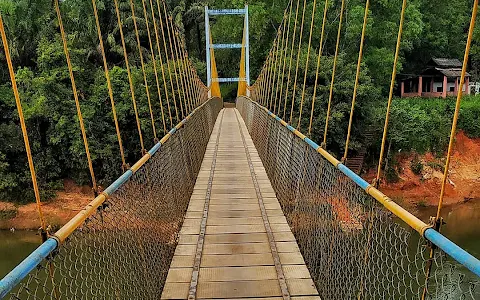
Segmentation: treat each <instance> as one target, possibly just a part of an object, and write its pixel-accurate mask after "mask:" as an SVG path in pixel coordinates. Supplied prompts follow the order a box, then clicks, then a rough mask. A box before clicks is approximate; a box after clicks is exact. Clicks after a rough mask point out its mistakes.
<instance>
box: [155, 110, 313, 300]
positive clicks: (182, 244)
mask: <svg viewBox="0 0 480 300" xmlns="http://www.w3.org/2000/svg"><path fill="white" fill-rule="evenodd" d="M317 295H318V293H317V290H316V289H315V286H314V284H313V281H312V279H311V278H310V274H309V272H308V269H307V268H306V266H305V263H304V260H303V257H302V255H301V254H300V251H299V249H298V245H297V243H296V241H295V238H294V236H293V234H292V232H291V231H290V228H289V226H288V224H287V222H286V219H285V217H284V215H283V212H282V210H281V207H280V204H279V203H278V200H277V198H276V197H275V192H274V191H273V189H272V187H271V185H270V181H269V179H268V177H267V174H266V172H265V169H264V167H263V165H262V162H261V160H260V158H259V156H258V154H257V151H256V149H255V147H254V145H253V142H252V140H251V138H250V135H249V134H248V131H247V129H246V127H245V124H244V122H243V120H242V118H241V116H240V114H239V113H238V111H237V110H236V109H234V108H225V109H223V110H222V111H221V112H220V114H219V116H218V118H217V122H216V124H215V128H214V129H213V133H212V136H211V138H210V141H209V144H208V147H207V151H206V154H205V157H204V160H203V163H202V167H201V170H200V174H199V175H198V178H197V182H196V185H195V189H194V191H193V194H192V197H191V200H190V205H189V207H188V211H187V215H186V219H185V222H184V224H183V227H182V230H181V232H180V239H179V244H178V246H177V248H176V251H175V255H174V257H173V260H172V263H171V266H170V271H169V273H168V277H167V281H166V284H165V288H164V291H163V294H162V299H196V298H198V299H212V298H217V299H219V298H220V299H228V298H263V299H267V298H268V299H282V298H283V299H289V298H290V297H291V298H292V299H308V300H313V299H319V297H318V296H317Z"/></svg>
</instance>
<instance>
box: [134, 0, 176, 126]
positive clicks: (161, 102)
mask: <svg viewBox="0 0 480 300" xmlns="http://www.w3.org/2000/svg"><path fill="white" fill-rule="evenodd" d="M142 7H143V17H144V18H145V27H146V28H147V35H148V45H149V47H150V55H151V56H152V61H153V73H154V74H155V83H156V84H157V93H158V100H159V101H160V112H161V114H162V124H163V134H166V133H167V125H166V123H165V114H164V111H163V101H162V94H161V91H160V82H159V80H158V72H157V60H156V58H155V52H154V51H153V44H152V37H151V35H150V25H149V23H148V14H147V7H146V5H145V0H142ZM162 68H163V66H162ZM165 92H167V93H168V91H167V90H166V89H165ZM167 99H168V98H167ZM167 101H168V100H167ZM170 122H172V120H171V118H170ZM170 126H173V124H170Z"/></svg>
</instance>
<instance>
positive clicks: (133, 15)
mask: <svg viewBox="0 0 480 300" xmlns="http://www.w3.org/2000/svg"><path fill="white" fill-rule="evenodd" d="M130 10H131V11H132V19H133V27H134V29H135V37H136V40H137V47H138V55H139V56H140V64H141V66H142V73H143V82H144V84H145V93H146V94H147V101H148V110H149V112H150V121H151V123H152V130H153V142H154V144H156V143H157V141H158V138H157V129H156V128H155V118H154V116H153V110H152V101H151V100H150V90H149V89H148V80H147V74H146V73H145V63H144V62H143V54H142V45H141V44H140V36H139V34H138V27H137V18H136V17H135V6H134V5H133V1H132V0H130Z"/></svg>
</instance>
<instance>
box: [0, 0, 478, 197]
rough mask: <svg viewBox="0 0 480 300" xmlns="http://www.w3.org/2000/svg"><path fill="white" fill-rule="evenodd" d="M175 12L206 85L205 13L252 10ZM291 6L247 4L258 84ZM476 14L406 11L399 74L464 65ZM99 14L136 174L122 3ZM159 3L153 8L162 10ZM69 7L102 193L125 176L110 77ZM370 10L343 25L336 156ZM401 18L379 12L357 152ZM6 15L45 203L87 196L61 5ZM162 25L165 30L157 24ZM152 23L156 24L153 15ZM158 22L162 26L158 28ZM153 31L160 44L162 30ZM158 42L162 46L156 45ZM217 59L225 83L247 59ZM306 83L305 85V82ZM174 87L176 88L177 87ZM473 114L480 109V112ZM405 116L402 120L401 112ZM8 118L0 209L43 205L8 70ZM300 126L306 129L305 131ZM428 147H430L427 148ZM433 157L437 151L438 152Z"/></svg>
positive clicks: (180, 7) (127, 25)
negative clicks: (431, 63)
mask: <svg viewBox="0 0 480 300" xmlns="http://www.w3.org/2000/svg"><path fill="white" fill-rule="evenodd" d="M134 2H135V7H136V10H137V11H136V17H137V23H138V26H139V34H140V40H141V47H142V49H140V50H141V51H142V53H143V55H144V57H145V58H146V70H147V75H148V81H149V83H150V85H151V90H153V89H154V88H153V87H154V85H155V77H154V73H153V63H152V60H151V57H150V54H149V53H150V48H149V40H148V36H147V30H146V27H145V26H146V20H145V19H144V14H143V10H142V2H141V1H140V0H135V1H134ZM166 2H167V6H168V7H169V9H170V12H171V15H172V17H173V20H174V22H175V25H176V26H177V27H178V28H179V30H180V35H181V36H182V39H183V40H184V41H185V45H186V48H187V49H188V52H189V57H190V58H191V59H192V61H193V63H194V65H195V66H196V69H197V70H198V73H199V75H200V76H201V77H202V78H203V79H205V76H206V71H205V35H204V6H205V5H208V6H209V7H211V8H242V7H243V6H244V4H245V3H244V1H239V0H229V1H225V0H222V1H219V0H203V1H191V0H167V1H166ZM289 2H290V1H287V0H259V1H255V2H254V3H249V12H250V16H249V20H250V58H251V61H250V65H251V76H252V82H253V81H254V80H253V79H254V78H255V77H256V76H258V74H259V72H260V70H261V68H262V66H263V63H264V60H265V57H266V56H267V54H268V52H269V49H270V47H271V46H272V42H273V40H274V38H275V35H276V33H277V30H278V28H279V26H280V24H281V22H282V18H283V15H284V10H285V8H286V7H287V5H288V4H289ZM291 2H292V5H296V4H297V1H295V0H292V1H291ZM472 2H473V1H471V0H457V1H449V0H437V1H433V2H432V1H428V0H411V1H408V7H407V11H406V19H405V28H404V34H403V38H402V46H401V53H400V64H399V66H398V72H399V73H404V74H411V73H415V72H418V71H420V70H421V69H422V68H423V66H424V64H425V63H426V62H427V61H428V60H429V59H430V58H431V57H450V58H459V59H461V58H462V56H463V51H464V45H465V40H466V34H467V30H468V25H469V24H468V22H469V19H470V10H471V4H472ZM96 3H97V7H98V10H99V15H100V24H101V29H102V33H103V41H104V43H105V48H106V49H105V50H106V56H107V60H108V64H109V68H110V72H111V73H110V75H111V78H112V84H113V91H114V98H115V101H116V105H117V113H118V117H119V123H120V127H121V130H122V138H123V141H124V145H125V150H126V156H127V160H128V161H129V162H135V161H136V160H137V159H138V158H139V157H140V146H139V142H138V136H137V134H136V125H135V117H134V114H133V109H132V101H131V98H130V90H129V84H128V80H127V71H126V68H125V63H124V58H123V50H122V47H121V42H120V34H119V26H118V23H117V19H116V15H115V8H114V6H113V1H106V0H97V2H96ZM119 3H120V10H121V16H122V21H123V26H124V27H123V28H124V32H125V39H126V46H127V52H128V56H129V61H130V65H131V67H132V74H133V80H134V83H135V86H136V91H135V93H136V97H137V102H138V103H139V110H140V116H141V119H142V124H141V125H142V130H143V132H144V135H145V141H147V142H146V147H151V146H152V145H153V132H152V128H151V126H150V124H149V111H148V107H147V98H146V94H145V89H144V83H143V75H142V70H141V68H140V59H139V54H138V53H139V52H138V49H137V43H136V37H135V33H134V31H133V20H132V16H131V12H130V6H129V2H128V1H125V0H120V1H119ZM146 3H147V7H148V5H149V1H148V0H147V1H146ZM153 3H154V6H155V0H154V1H153ZM299 3H300V5H303V4H302V3H303V1H299ZM60 4H61V12H62V16H63V19H64V20H63V23H64V25H65V30H66V32H67V37H68V46H69V50H70V55H71V58H72V62H73V65H74V73H75V77H76V81H77V86H78V90H79V96H80V101H81V108H82V112H83V116H84V119H85V124H86V127H87V136H88V138H89V142H90V149H91V152H92V158H93V160H94V169H95V172H96V173H97V176H98V178H99V179H100V183H101V184H102V185H107V184H109V183H110V182H111V181H112V180H113V179H114V178H116V177H117V176H118V175H119V174H120V173H121V168H120V167H121V161H120V158H119V155H118V153H119V149H118V145H117V142H116V134H115V127H114V123H113V121H112V120H113V119H112V118H113V117H112V112H111V108H110V102H109V101H110V100H109V97H108V90H107V84H106V81H105V76H104V73H103V65H102V57H101V53H100V51H99V41H98V37H97V32H96V26H95V19H94V17H93V9H92V3H91V1H88V0H64V1H61V3H60ZM323 5H324V2H323V1H317V12H316V15H315V18H314V27H313V28H314V29H313V30H314V32H313V38H312V51H311V52H310V56H311V57H310V59H309V61H310V64H309V66H308V70H307V86H306V105H309V103H311V101H312V99H311V98H312V95H313V84H314V82H315V62H316V61H317V49H318V47H319V42H320V30H321V23H322V15H323V11H322V10H323ZM312 6H313V1H308V2H307V7H306V9H305V11H306V13H305V20H306V21H305V25H304V27H305V29H304V30H305V31H308V29H309V26H310V19H311V12H312ZM364 6H365V2H364V1H360V0H348V1H346V10H345V16H344V17H345V19H344V21H345V24H344V27H343V30H342V38H341V43H340V56H339V63H338V69H337V70H338V71H337V72H338V74H337V78H336V81H335V87H334V101H333V109H332V115H331V123H330V124H331V125H330V128H331V132H330V134H329V140H328V143H329V148H330V149H331V150H332V151H333V152H340V151H341V149H342V145H343V143H344V138H345V133H346V130H347V122H348V114H349V111H350V101H351V97H352V92H353V81H354V78H355V69H356V60H357V56H358V47H359V37H360V33H361V29H362V22H363V14H364ZM400 9H401V0H376V1H372V2H371V6H370V14H369V19H368V27H367V34H366V42H365V51H364V58H363V63H362V69H361V77H360V87H359V90H358V97H357V107H356V112H355V123H354V124H355V126H354V131H353V140H352V144H351V145H352V148H353V149H354V150H355V149H359V148H360V147H368V146H371V145H365V144H364V141H363V138H362V133H364V132H365V131H366V130H367V129H368V128H371V127H372V126H375V125H378V124H379V123H381V122H383V120H382V118H383V114H384V111H385V106H386V95H387V93H388V86H389V82H390V76H391V72H392V65H393V58H394V48H395V41H396V36H397V31H398V23H399V14H400ZM339 12H340V1H330V4H329V7H328V20H327V26H326V39H325V45H324V51H323V57H322V66H321V69H320V74H319V81H318V82H319V85H318V90H317V99H315V101H316V103H318V104H316V109H315V116H316V117H315V122H314V124H313V132H314V134H313V137H314V139H315V140H320V136H321V134H322V130H323V126H324V119H323V118H324V117H323V116H325V110H326V102H327V100H328V87H329V84H330V80H331V72H332V71H331V70H332V63H333V54H334V52H335V42H336V31H337V26H338V20H339ZM0 13H1V14H2V16H4V21H5V23H6V24H5V26H6V28H7V35H8V38H9V43H10V49H11V52H12V58H13V64H14V66H15V70H16V77H17V80H18V84H19V88H20V95H21V99H22V103H23V108H24V112H25V118H26V122H27V128H28V131H29V137H30V139H31V144H32V151H33V154H34V160H35V167H36V169H37V173H38V178H39V182H40V184H41V187H42V188H41V190H42V191H43V192H44V195H42V196H43V197H44V198H48V197H50V196H52V195H53V194H54V191H55V189H58V188H60V187H61V184H62V180H63V179H65V178H72V179H74V180H76V181H77V182H78V183H79V184H86V183H88V181H89V179H88V178H89V176H88V170H87V167H86V158H85V154H84V148H83V143H82V137H81V135H80V129H79V125H78V119H77V115H76V110H75V104H74V101H73V94H72V90H71V85H70V80H69V75H68V69H67V65H66V61H65V56H64V53H63V48H62V47H63V46H62V42H61V39H60V32H59V27H58V21H57V18H56V14H55V11H54V8H53V1H52V0H1V1H0ZM156 17H157V18H158V15H157V16H156ZM148 18H151V15H149V16H148ZM148 21H149V24H150V26H152V25H151V22H152V20H148ZM210 22H211V28H212V36H213V40H214V42H216V43H223V42H235V43H240V42H241V39H242V30H243V19H242V18H241V17H239V16H217V17H212V19H211V21H210ZM151 31H152V32H153V30H151ZM152 32H151V34H152V35H153V33H152ZM306 36H307V35H306V33H305V32H304V37H303V42H302V46H301V51H300V53H301V55H300V56H299V57H296V55H294V58H293V59H294V65H295V62H296V60H300V62H301V63H299V66H300V68H299V74H303V73H304V70H305V61H306V55H307V40H308V38H307V37H306ZM475 37H476V39H475V42H474V44H473V45H472V53H471V57H470V58H471V63H470V67H471V68H470V69H471V70H470V72H471V73H472V74H473V76H474V79H476V78H477V77H478V75H477V74H478V65H479V62H480V50H479V49H480V44H479V42H478V41H479V40H480V39H479V38H480V31H479V30H476V31H475ZM152 40H154V38H153V36H152ZM162 51H163V49H162ZM163 55H165V54H163ZM215 56H216V60H217V67H218V69H219V73H220V75H221V76H225V77H237V75H238V70H239V66H238V65H239V58H240V50H220V49H219V50H216V52H215ZM0 61H1V62H2V63H3V64H4V66H6V65H5V56H4V53H3V51H2V52H0ZM164 64H166V62H164ZM300 77H302V80H303V75H302V76H300ZM300 77H299V78H300ZM300 81H301V80H300V79H299V82H300ZM167 84H169V81H168V78H167ZM162 85H163V82H162ZM300 90H301V89H300ZM300 92H301V91H299V90H298V89H297V95H294V97H293V99H294V101H295V107H296V108H297V109H298V105H299V103H298V102H299V101H300V100H299V99H300V94H299V93H300ZM162 93H163V89H162ZM235 94H236V85H226V86H225V87H223V95H224V96H225V98H233V97H234V95H235ZM151 96H152V103H156V105H155V106H154V114H155V116H157V118H156V119H157V123H158V124H157V129H159V132H158V135H159V136H162V135H163V133H164V132H163V129H162V126H161V121H160V119H159V116H160V106H159V105H158V103H159V99H158V95H157V94H156V93H153V92H152V93H151ZM402 103H403V102H402ZM475 103H478V101H477V102H475ZM164 105H165V104H164ZM407 106H408V105H407ZM400 108H401V109H403V108H402V107H401V105H400ZM400 108H399V109H400ZM165 109H167V107H165ZM401 109H400V110H401ZM0 110H1V115H0V140H1V141H2V143H0V199H5V200H13V201H17V202H28V201H31V200H32V199H33V191H31V188H30V186H31V182H30V175H29V173H28V168H27V160H26V157H25V153H24V152H25V151H24V145H23V140H22V136H21V130H20V126H19V121H18V115H17V112H16V109H15V101H14V98H13V93H12V91H11V84H10V81H9V76H8V70H7V68H6V67H4V68H1V69H0ZM297 111H298V110H297ZM443 111H444V113H447V112H448V113H450V110H449V109H447V108H445V109H444V110H443ZM403 113H405V114H407V115H406V116H404V117H405V119H408V118H409V116H411V115H409V114H410V113H411V112H409V111H405V112H403ZM422 114H424V113H423V112H419V113H418V114H416V116H417V115H422ZM395 118H397V119H398V121H397V123H395V124H396V125H395V124H394V125H392V134H393V136H392V139H396V140H397V141H398V143H400V144H401V143H404V141H405V136H404V135H405V134H416V133H412V132H411V131H409V130H408V128H403V127H402V128H400V127H401V125H402V122H406V121H405V120H404V119H403V118H401V113H400V111H399V112H398V114H396V115H395V117H394V118H393V119H394V120H395ZM408 120H409V121H410V125H412V124H413V123H419V122H422V121H421V120H420V119H412V120H410V119H408ZM294 123H295V124H296V122H294ZM302 124H303V125H302V127H303V128H306V126H308V122H307V120H306V119H305V120H303V119H302ZM467 125H468V124H467ZM467 125H466V126H467ZM399 126H400V127H399ZM396 128H397V129H396ZM407 140H408V139H407ZM418 143H420V144H421V142H418ZM424 145H425V144H424ZM435 147H436V146H432V147H431V148H435ZM425 150H429V149H425Z"/></svg>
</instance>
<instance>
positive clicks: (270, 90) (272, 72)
mask: <svg viewBox="0 0 480 300" xmlns="http://www.w3.org/2000/svg"><path fill="white" fill-rule="evenodd" d="M280 31H281V29H280V28H278V30H277V36H276V38H275V41H274V49H273V51H272V57H271V59H272V62H271V64H270V75H269V76H270V78H269V81H268V90H267V97H268V99H267V103H269V104H268V109H269V110H272V104H273V88H274V82H273V81H274V78H275V66H276V63H277V59H276V58H277V54H278V45H279V44H280V41H279V40H278V39H279V36H280Z"/></svg>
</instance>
